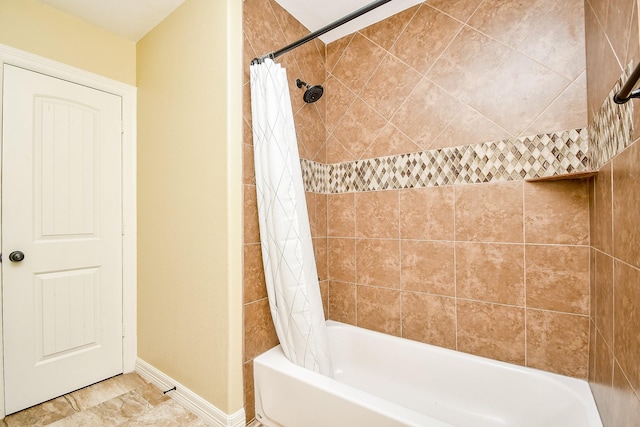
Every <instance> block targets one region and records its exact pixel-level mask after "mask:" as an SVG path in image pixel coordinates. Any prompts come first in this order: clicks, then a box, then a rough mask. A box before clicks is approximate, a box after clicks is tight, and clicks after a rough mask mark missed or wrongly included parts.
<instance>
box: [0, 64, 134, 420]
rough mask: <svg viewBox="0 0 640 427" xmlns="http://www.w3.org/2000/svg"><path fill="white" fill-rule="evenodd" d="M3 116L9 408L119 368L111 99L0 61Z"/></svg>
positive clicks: (116, 126)
mask: <svg viewBox="0 0 640 427" xmlns="http://www.w3.org/2000/svg"><path fill="white" fill-rule="evenodd" d="M2 120H3V139H2V252H3V262H2V284H3V289H2V291H3V324H4V331H3V332H4V363H5V365H4V370H5V405H6V410H7V413H12V412H16V411H19V410H21V409H24V408H26V407H29V406H32V405H35V404H37V403H40V402H43V401H45V400H48V399H51V398H54V397H57V396H60V395H62V394H65V393H68V392H70V391H73V390H76V389H78V388H81V387H84V386H87V385H89V384H92V383H94V382H97V381H100V380H103V379H105V378H108V377H110V376H113V375H116V374H119V373H121V372H122V196H121V192H122V188H121V176H122V173H121V164H122V161H121V155H122V154H121V148H122V147H121V123H122V122H121V98H120V97H118V96H116V95H112V94H109V93H105V92H102V91H99V90H96V89H91V88H88V87H86V86H81V85H78V84H74V83H71V82H68V81H64V80H60V79H56V78H53V77H49V76H45V75H42V74H39V73H35V72H32V71H27V70H24V69H21V68H18V67H14V66H11V65H5V66H4V82H3V118H2ZM12 251H22V252H23V253H24V255H25V257H24V260H23V261H21V262H11V261H9V259H8V255H9V253H11V252H12Z"/></svg>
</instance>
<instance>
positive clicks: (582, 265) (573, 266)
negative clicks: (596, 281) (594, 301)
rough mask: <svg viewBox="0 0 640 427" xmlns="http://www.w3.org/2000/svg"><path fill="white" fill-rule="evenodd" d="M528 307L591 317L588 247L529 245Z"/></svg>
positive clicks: (527, 253)
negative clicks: (589, 315)
mask: <svg viewBox="0 0 640 427" xmlns="http://www.w3.org/2000/svg"><path fill="white" fill-rule="evenodd" d="M525 257H526V267H525V268H526V285H527V307H531V308H540V309H545V310H555V311H561V312H564V313H575V314H585V315H586V314H589V307H590V305H589V277H590V275H589V248H588V247H586V246H538V245H526V252H525Z"/></svg>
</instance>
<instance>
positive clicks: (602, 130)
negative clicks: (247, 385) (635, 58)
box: [588, 63, 634, 170]
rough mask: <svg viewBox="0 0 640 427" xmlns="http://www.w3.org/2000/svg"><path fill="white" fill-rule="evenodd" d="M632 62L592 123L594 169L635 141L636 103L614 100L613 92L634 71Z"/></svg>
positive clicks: (590, 128)
mask: <svg viewBox="0 0 640 427" xmlns="http://www.w3.org/2000/svg"><path fill="white" fill-rule="evenodd" d="M632 65H633V64H632V63H631V64H629V65H628V66H627V69H626V70H624V71H623V72H622V75H621V76H620V78H619V79H618V81H617V82H616V84H615V85H614V86H613V89H611V92H609V95H608V96H607V98H606V99H605V100H604V103H603V104H602V106H601V107H600V109H599V110H598V112H597V113H596V114H595V115H594V117H593V121H592V122H591V123H590V124H589V128H588V129H589V136H590V141H589V161H590V168H591V169H593V170H598V169H600V167H601V166H604V165H605V164H606V163H607V162H608V161H609V160H611V159H612V158H614V157H615V156H616V155H617V154H618V153H620V152H621V151H623V150H624V149H625V148H627V147H628V146H629V145H630V144H631V142H633V141H632V139H633V131H634V129H633V102H626V103H624V104H616V103H615V102H613V95H615V94H616V93H617V92H618V91H619V90H620V88H621V87H622V85H623V84H624V82H625V81H627V78H628V76H629V75H630V74H631V70H632V69H633V66H632Z"/></svg>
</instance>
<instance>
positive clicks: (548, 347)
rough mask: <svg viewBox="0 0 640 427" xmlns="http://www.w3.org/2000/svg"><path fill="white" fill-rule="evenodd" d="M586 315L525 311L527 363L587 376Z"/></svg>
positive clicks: (580, 376)
mask: <svg viewBox="0 0 640 427" xmlns="http://www.w3.org/2000/svg"><path fill="white" fill-rule="evenodd" d="M588 358H589V318H588V317H587V316H576V315H572V314H564V313H556V312H552V311H541V310H527V366H531V367H533V368H538V369H543V370H546V371H551V372H555V373H558V374H562V375H568V376H571V377H577V378H582V379H586V378H587V374H588V372H587V371H588Z"/></svg>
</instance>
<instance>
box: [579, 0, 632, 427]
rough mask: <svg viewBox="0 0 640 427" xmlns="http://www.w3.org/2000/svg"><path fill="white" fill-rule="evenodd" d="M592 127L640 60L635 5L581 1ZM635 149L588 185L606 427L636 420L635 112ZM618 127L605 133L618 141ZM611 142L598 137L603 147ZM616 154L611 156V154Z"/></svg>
mask: <svg viewBox="0 0 640 427" xmlns="http://www.w3.org/2000/svg"><path fill="white" fill-rule="evenodd" d="M585 12H586V23H587V25H586V40H587V73H588V74H587V87H588V91H587V93H588V101H589V121H590V122H593V120H594V117H596V116H599V115H600V114H601V113H599V110H600V108H601V106H602V105H603V102H604V100H605V98H607V97H608V96H609V94H610V91H611V90H612V88H613V87H614V84H615V82H616V81H617V80H618V78H619V77H620V75H621V73H622V67H626V65H627V64H629V63H630V62H632V63H633V66H634V67H635V66H636V65H637V64H638V61H639V60H640V38H639V35H638V3H637V1H636V0H618V1H613V0H586V1H585ZM631 103H632V105H633V107H634V113H633V121H634V124H635V126H634V128H635V133H634V135H633V136H632V138H631V142H632V144H631V145H630V146H629V147H628V148H627V149H626V150H624V151H623V152H622V153H619V154H618V155H617V156H616V157H614V158H613V159H612V160H610V161H607V162H606V163H605V164H604V165H602V166H601V167H600V169H599V171H598V174H597V175H596V177H595V178H594V179H593V180H592V182H591V184H592V185H591V194H590V195H591V293H592V298H591V339H590V344H591V345H590V355H591V357H590V359H591V360H590V364H589V383H590V385H591V389H592V390H593V395H594V397H595V400H596V404H597V405H598V410H599V411H600V415H601V417H602V421H603V424H604V426H605V427H626V426H631V425H636V424H637V423H638V420H639V419H640V398H639V397H638V396H640V364H639V361H640V334H639V333H638V331H640V249H639V248H640V245H639V244H638V238H639V237H640V226H639V225H638V218H639V217H640V144H639V143H638V140H639V138H640V126H639V125H640V112H639V111H638V108H639V105H640V104H638V101H631ZM609 117H614V118H615V120H616V121H609V122H608V123H606V124H605V126H604V127H605V130H604V133H605V134H606V135H608V136H609V135H615V134H616V128H618V129H619V128H620V123H618V122H617V119H619V116H618V114H617V112H615V113H614V114H610V115H609ZM612 139H613V138H602V139H599V140H598V143H600V144H607V143H609V142H611V140H612ZM614 153H615V152H614Z"/></svg>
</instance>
